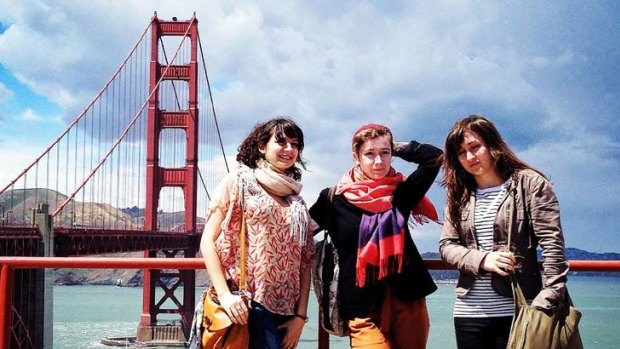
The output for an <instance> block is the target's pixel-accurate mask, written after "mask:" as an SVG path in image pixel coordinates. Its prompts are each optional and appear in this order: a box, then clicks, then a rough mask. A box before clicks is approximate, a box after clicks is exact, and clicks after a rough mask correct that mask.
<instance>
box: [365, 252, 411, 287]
mask: <svg viewBox="0 0 620 349" xmlns="http://www.w3.org/2000/svg"><path fill="white" fill-rule="evenodd" d="M402 271H403V255H397V256H390V257H389V258H388V259H387V260H381V261H380V262H379V266H376V265H368V264H366V265H360V266H358V267H357V268H356V276H355V285H356V286H358V287H364V286H365V285H366V281H368V283H369V284H374V283H375V282H378V281H381V280H382V279H383V278H385V277H386V276H388V275H391V274H400V273H401V272H402Z"/></svg>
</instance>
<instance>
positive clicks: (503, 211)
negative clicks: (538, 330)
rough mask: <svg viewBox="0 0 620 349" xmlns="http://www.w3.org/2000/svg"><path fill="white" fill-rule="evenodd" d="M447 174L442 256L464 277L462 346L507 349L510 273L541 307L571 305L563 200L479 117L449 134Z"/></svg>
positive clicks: (457, 319)
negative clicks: (565, 301)
mask: <svg viewBox="0 0 620 349" xmlns="http://www.w3.org/2000/svg"><path fill="white" fill-rule="evenodd" d="M443 170H444V179H443V185H444V186H445V187H446V188H447V191H448V200H447V204H446V210H445V211H446V212H445V214H444V217H445V223H444V226H443V231H442V234H441V240H440V242H439V251H440V253H441V258H442V259H443V260H444V261H446V262H447V263H448V264H450V265H452V266H453V267H455V268H456V269H458V270H459V278H458V282H457V285H456V294H457V298H456V300H455V303H454V327H455V332H456V342H457V346H458V348H459V349H469V348H471V349H474V348H476V349H478V348H483V349H484V348H488V349H500V348H502V349H503V348H506V344H507V341H508V336H509V332H510V326H511V322H512V316H513V314H514V302H513V299H512V287H511V279H510V278H509V274H510V273H514V276H515V278H516V280H517V282H518V283H519V285H520V286H521V289H522V290H523V293H524V295H525V297H526V298H527V299H528V301H530V302H531V304H532V305H533V306H535V307H538V308H540V309H543V310H545V309H551V308H552V307H554V306H555V305H556V304H557V303H558V302H559V301H560V300H562V299H563V298H564V294H565V288H566V275H567V273H568V265H567V262H566V258H565V255H564V238H563V235H562V227H561V225H560V209H559V205H558V200H557V198H556V196H555V194H554V192H553V189H552V187H551V183H549V181H548V180H547V179H546V178H545V177H544V176H543V175H542V174H540V173H539V172H538V171H536V170H535V169H533V168H532V167H531V166H529V165H528V164H526V163H525V162H523V161H521V160H520V159H519V158H518V157H517V156H516V155H515V154H514V153H513V152H512V150H511V149H510V148H509V147H508V145H507V144H506V142H504V140H503V139H502V136H501V135H500V133H499V131H498V130H497V128H496V127H495V125H494V124H493V123H492V122H491V121H489V120H488V119H486V118H484V117H482V116H479V115H471V116H469V117H466V118H464V119H462V120H459V121H458V122H457V123H455V124H454V126H453V127H452V129H451V130H450V132H449V134H448V137H447V138H446V144H445V155H444V160H443ZM509 236H510V238H508V237H509ZM538 246H540V247H541V248H542V256H543V259H544V261H543V269H544V282H543V280H541V274H540V269H539V267H538V259H537V255H536V248H537V247H538Z"/></svg>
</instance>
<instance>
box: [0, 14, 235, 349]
mask: <svg viewBox="0 0 620 349" xmlns="http://www.w3.org/2000/svg"><path fill="white" fill-rule="evenodd" d="M227 171H228V164H227V163H226V157H225V154H224V148H223V146H222V140H221V136H220V132H219V128H218V123H217V118H216V113H215V107H214V105H213V99H212V95H211V87H210V83H209V78H208V75H207V65H206V62H205V52H204V48H203V46H202V43H201V40H200V35H199V33H198V20H197V19H196V16H195V15H194V16H193V17H192V18H191V19H190V20H188V21H178V20H177V19H176V18H173V19H172V20H170V21H164V20H160V19H159V18H158V17H157V14H156V13H155V15H154V16H153V18H152V19H151V22H150V23H149V25H148V26H147V28H146V29H145V30H144V32H143V33H142V35H141V37H140V39H139V40H138V42H137V43H136V44H135V46H134V47H133V48H132V49H131V50H130V52H129V54H128V55H127V57H126V58H125V60H124V61H123V62H122V64H121V65H120V66H119V68H118V69H117V70H116V71H115V72H114V74H113V75H112V77H111V78H110V79H109V80H108V81H107V82H106V83H105V85H104V86H103V88H102V89H101V90H100V91H99V93H97V95H96V96H95V97H94V98H93V100H92V101H91V102H90V103H89V104H88V105H87V106H86V107H85V108H84V110H83V111H82V112H81V113H80V114H79V115H78V116H77V117H76V118H75V119H74V120H73V121H72V122H71V123H70V124H69V125H68V127H67V128H66V130H65V131H64V132H63V133H62V134H61V135H60V136H59V137H58V138H57V139H56V140H54V141H53V142H52V143H51V144H50V145H49V147H48V148H47V149H45V150H44V151H43V152H42V153H41V154H40V155H39V156H38V157H37V158H36V159H34V161H33V162H32V163H30V164H29V165H28V166H27V167H26V168H25V169H24V170H23V171H22V172H21V173H20V174H19V175H18V176H17V177H16V178H15V179H13V180H12V181H11V182H10V183H8V184H6V185H5V186H4V187H3V188H2V189H1V190H0V214H1V218H0V219H1V221H0V255H1V256H57V257H58V256H59V257H67V256H86V255H98V254H107V253H117V252H136V251H144V256H145V257H151V258H155V257H160V258H193V257H195V256H196V253H197V247H198V245H199V239H200V227H201V225H202V224H201V223H202V221H201V220H200V218H199V216H201V215H202V214H204V213H206V207H207V205H208V201H209V191H210V190H213V188H214V186H215V185H216V184H217V181H218V180H219V179H220V178H221V176H222V175H223V174H224V173H225V172H227ZM50 273H51V271H50V270H47V271H44V270H34V269H19V270H15V275H14V280H15V282H14V286H13V292H12V295H13V297H12V307H11V309H9V312H10V314H8V320H10V332H11V339H10V347H11V348H42V347H43V346H44V343H45V342H46V340H45V337H46V336H49V334H48V333H46V332H49V331H50V329H51V324H47V325H46V324H45V323H44V322H45V321H44V320H42V319H44V318H45V316H41V315H42V314H45V313H46V311H45V309H46V308H45V307H46V306H47V307H49V304H48V305H46V302H47V303H50V302H51V299H50V297H51V292H50V291H49V289H50V288H51V287H52V285H51V283H53V279H52V278H51V274H50ZM142 281H143V306H142V314H141V316H140V319H139V325H138V337H140V336H142V337H145V338H146V337H153V332H154V331H155V332H156V331H157V326H158V317H159V316H160V315H162V314H176V315H178V316H179V319H180V324H181V326H180V330H182V331H183V333H184V334H185V336H187V334H188V332H189V326H190V324H191V320H192V316H193V310H194V302H195V270H181V269H179V270H153V269H145V270H144V271H143V280H142ZM156 289H160V290H161V291H162V292H158V293H156V292H155V291H156ZM179 293H180V294H179ZM156 295H161V297H160V298H159V299H158V298H156V297H157V296H156ZM170 304H172V307H170ZM48 317H49V316H48ZM136 320H138V319H136ZM47 321H51V320H50V319H47ZM46 326H49V328H47V327H46Z"/></svg>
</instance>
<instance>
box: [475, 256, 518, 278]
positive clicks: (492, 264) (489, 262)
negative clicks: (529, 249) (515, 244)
mask: <svg viewBox="0 0 620 349" xmlns="http://www.w3.org/2000/svg"><path fill="white" fill-rule="evenodd" d="M514 265H515V256H514V255H513V254H512V253H511V252H489V253H487V255H486V257H484V259H483V260H482V263H481V267H482V269H484V270H486V271H490V272H492V273H497V274H499V275H502V276H508V272H513V271H514Z"/></svg>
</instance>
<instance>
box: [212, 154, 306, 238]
mask: <svg viewBox="0 0 620 349" xmlns="http://www.w3.org/2000/svg"><path fill="white" fill-rule="evenodd" d="M257 165H258V167H257V168H256V169H254V170H252V169H250V168H249V167H247V166H245V165H242V166H240V168H239V172H238V174H239V200H240V201H241V207H242V208H243V207H244V197H245V195H246V193H247V187H251V186H255V185H258V184H260V186H261V187H262V188H263V189H264V190H265V191H267V192H268V193H270V194H272V195H275V196H278V197H281V198H283V199H284V200H286V202H288V204H289V207H290V211H291V227H290V233H291V236H295V237H298V239H299V244H300V245H301V246H306V240H307V237H308V223H309V221H310V216H309V214H308V208H307V207H306V203H305V202H304V200H303V199H302V198H301V196H299V192H301V188H302V184H301V183H299V182H297V181H296V180H295V179H293V178H292V177H289V176H287V175H286V174H284V173H282V172H281V171H280V170H278V169H277V168H276V167H275V166H273V165H272V164H270V163H269V162H267V161H265V160H262V161H260V162H259V163H258V164H257ZM230 207H231V209H229V212H228V213H227V215H226V219H225V221H224V223H223V225H222V226H225V224H226V222H228V221H229V219H230V215H231V213H232V212H231V211H232V205H231V206H230Z"/></svg>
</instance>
